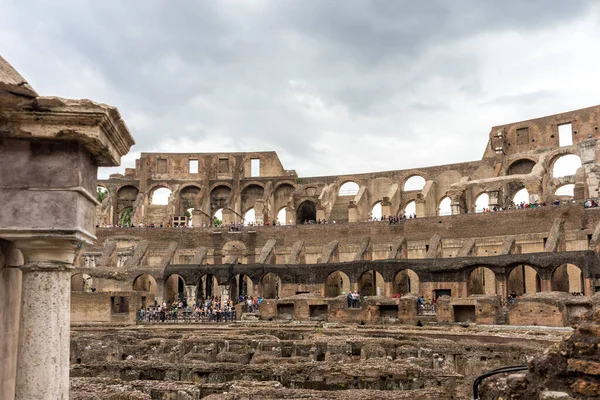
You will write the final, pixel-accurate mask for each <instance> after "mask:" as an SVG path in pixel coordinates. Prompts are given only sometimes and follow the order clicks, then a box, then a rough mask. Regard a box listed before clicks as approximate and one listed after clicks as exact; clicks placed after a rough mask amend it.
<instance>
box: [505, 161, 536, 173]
mask: <svg viewBox="0 0 600 400" xmlns="http://www.w3.org/2000/svg"><path fill="white" fill-rule="evenodd" d="M534 166H535V162H534V161H531V160H528V159H522V160H517V161H515V162H514V163H512V164H510V166H509V167H508V175H526V174H529V173H531V170H533V167H534Z"/></svg>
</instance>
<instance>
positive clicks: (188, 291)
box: [185, 285, 198, 306]
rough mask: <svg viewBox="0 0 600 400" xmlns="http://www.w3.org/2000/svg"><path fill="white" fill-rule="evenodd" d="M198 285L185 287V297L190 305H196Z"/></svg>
mask: <svg viewBox="0 0 600 400" xmlns="http://www.w3.org/2000/svg"><path fill="white" fill-rule="evenodd" d="M196 289H198V287H197V286H196V285H185V297H186V300H187V303H188V306H189V305H192V304H196Z"/></svg>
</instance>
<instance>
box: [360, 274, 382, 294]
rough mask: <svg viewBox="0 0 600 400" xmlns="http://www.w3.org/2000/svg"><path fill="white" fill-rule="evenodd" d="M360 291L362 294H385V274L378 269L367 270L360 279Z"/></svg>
mask: <svg viewBox="0 0 600 400" xmlns="http://www.w3.org/2000/svg"><path fill="white" fill-rule="evenodd" d="M358 293H359V294H360V295H361V296H363V297H364V296H383V295H384V294H385V289H384V281H383V276H381V274H380V273H379V272H377V271H373V270H370V271H367V272H365V273H364V274H362V275H361V276H360V279H359V280H358Z"/></svg>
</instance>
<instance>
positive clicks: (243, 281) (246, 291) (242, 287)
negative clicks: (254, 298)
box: [229, 274, 254, 302]
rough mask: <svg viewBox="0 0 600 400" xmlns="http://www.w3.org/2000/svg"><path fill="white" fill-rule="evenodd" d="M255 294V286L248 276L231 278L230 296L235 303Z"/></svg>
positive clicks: (239, 275)
mask: <svg viewBox="0 0 600 400" xmlns="http://www.w3.org/2000/svg"><path fill="white" fill-rule="evenodd" d="M253 293H254V285H253V284H252V280H251V279H250V278H249V277H248V275H243V274H238V275H236V276H234V277H233V278H231V282H230V283H229V295H230V296H231V299H232V300H233V301H234V302H239V301H242V300H243V299H244V297H246V296H251V295H252V294H253Z"/></svg>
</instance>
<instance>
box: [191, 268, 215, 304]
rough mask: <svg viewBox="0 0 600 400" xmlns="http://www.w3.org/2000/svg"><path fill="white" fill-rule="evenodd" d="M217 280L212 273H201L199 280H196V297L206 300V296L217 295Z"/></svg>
mask: <svg viewBox="0 0 600 400" xmlns="http://www.w3.org/2000/svg"><path fill="white" fill-rule="evenodd" d="M218 287H219V282H218V281H217V278H216V277H215V276H214V275H212V274H206V275H202V277H201V278H200V281H198V288H197V289H196V299H199V300H206V299H208V298H211V297H214V296H217V288H218Z"/></svg>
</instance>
